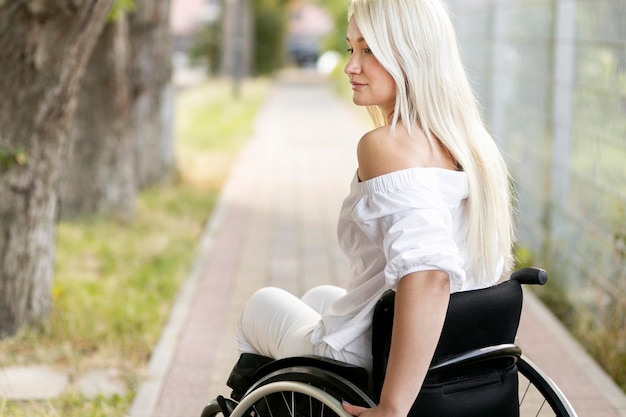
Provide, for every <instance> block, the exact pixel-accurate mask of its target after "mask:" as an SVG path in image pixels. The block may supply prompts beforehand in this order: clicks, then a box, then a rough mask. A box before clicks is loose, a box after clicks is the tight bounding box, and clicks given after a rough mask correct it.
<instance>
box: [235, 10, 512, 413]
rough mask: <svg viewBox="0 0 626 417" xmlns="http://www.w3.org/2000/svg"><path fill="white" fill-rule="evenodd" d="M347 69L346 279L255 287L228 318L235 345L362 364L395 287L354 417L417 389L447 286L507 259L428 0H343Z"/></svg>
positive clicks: (444, 35) (452, 65)
mask: <svg viewBox="0 0 626 417" xmlns="http://www.w3.org/2000/svg"><path fill="white" fill-rule="evenodd" d="M348 19H349V24H348V30H347V34H346V40H347V46H348V50H349V52H350V58H349V60H348V62H347V64H346V66H345V70H344V71H345V73H346V75H347V76H348V79H349V82H350V83H351V85H352V91H353V102H354V103H355V104H356V105H358V106H367V107H368V110H369V111H370V114H371V116H372V119H373V121H374V123H375V125H376V128H375V129H373V130H371V131H370V132H368V133H367V134H365V135H364V136H363V137H362V138H361V139H360V141H359V143H358V146H357V149H356V153H357V157H358V168H357V170H356V173H355V175H354V178H353V179H352V182H351V184H350V192H349V194H348V196H347V197H346V199H345V201H344V203H343V206H342V209H341V212H340V215H339V220H338V238H339V245H340V247H341V248H342V250H343V252H344V253H345V255H346V257H347V259H348V262H349V264H350V276H349V277H347V279H348V285H347V287H346V289H342V288H337V287H332V286H322V287H316V288H313V289H311V290H310V291H309V292H307V293H306V294H305V295H304V296H303V297H302V298H298V297H296V296H294V295H292V294H290V293H288V292H286V291H284V290H281V289H278V288H263V289H260V290H259V291H257V292H256V293H255V294H254V295H253V296H252V298H251V299H250V300H249V301H248V303H247V304H246V306H245V308H244V311H243V312H242V316H241V319H240V322H239V329H238V336H237V337H238V346H239V349H240V351H241V352H242V353H255V354H260V355H264V356H268V357H272V358H276V359H280V358H286V357H291V356H302V355H318V356H324V357H329V358H333V359H337V360H339V361H342V362H347V363H350V364H354V365H357V366H359V367H363V368H365V369H367V370H370V371H371V367H372V352H371V345H372V340H371V339H372V333H371V329H372V314H373V311H374V307H375V305H376V303H377V301H378V300H379V299H380V298H381V296H382V294H383V293H384V292H385V291H387V290H389V289H392V290H395V292H396V298H395V316H394V319H393V335H392V338H391V349H390V353H389V359H388V364H387V373H386V375H387V376H386V377H385V379H384V384H383V387H382V392H381V394H380V401H379V402H378V404H377V405H376V406H375V407H373V408H362V407H357V406H353V405H351V404H348V403H344V404H343V407H344V409H345V410H346V411H347V412H348V413H350V414H352V415H354V416H361V417H392V416H394V417H396V416H397V417H403V416H406V415H407V414H408V412H409V410H410V408H411V406H412V404H413V402H414V400H415V398H416V396H417V394H418V392H419V391H420V387H421V385H422V383H423V381H424V378H425V376H426V373H427V371H428V368H429V365H430V363H431V360H432V358H433V354H434V352H435V348H436V346H437V343H438V340H439V336H440V334H441V331H442V327H443V324H444V320H445V316H446V311H447V307H448V303H449V300H450V295H451V294H452V293H455V292H462V291H468V290H475V289H479V288H485V287H489V286H492V285H494V284H496V283H497V282H498V281H499V280H500V278H501V277H502V276H503V275H504V274H508V273H509V272H510V267H511V265H512V253H511V250H512V245H513V240H514V232H513V219H512V193H511V190H510V178H509V175H508V173H507V168H506V166H505V163H504V161H503V158H502V156H501V154H500V152H499V150H498V147H497V146H496V144H495V142H494V140H493V138H492V137H491V136H490V134H489V133H488V131H487V129H486V128H485V126H484V124H483V122H482V120H481V116H480V113H479V110H478V108H477V102H476V98H475V97H474V95H473V93H472V91H471V88H470V85H469V82H468V80H467V77H466V74H465V71H464V69H463V66H462V64H461V58H460V54H459V50H458V46H457V41H456V36H455V32H454V30H453V27H452V24H451V22H450V18H449V15H448V12H447V10H446V8H445V6H444V5H443V3H442V1H440V0H354V1H353V2H352V4H351V6H350V9H349V12H348Z"/></svg>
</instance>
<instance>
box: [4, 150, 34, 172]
mask: <svg viewBox="0 0 626 417" xmlns="http://www.w3.org/2000/svg"><path fill="white" fill-rule="evenodd" d="M27 162H28V154H27V153H26V150H25V149H23V148H17V149H15V150H12V151H9V150H6V149H2V148H0V173H2V172H5V171H8V170H9V169H11V168H12V167H14V166H16V165H25V164H26V163H27Z"/></svg>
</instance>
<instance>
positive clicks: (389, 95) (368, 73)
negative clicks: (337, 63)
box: [344, 19, 396, 115]
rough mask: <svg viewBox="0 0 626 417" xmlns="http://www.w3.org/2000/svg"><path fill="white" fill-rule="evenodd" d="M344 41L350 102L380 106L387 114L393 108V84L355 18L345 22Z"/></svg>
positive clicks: (394, 94) (394, 88) (394, 96)
mask: <svg viewBox="0 0 626 417" xmlns="http://www.w3.org/2000/svg"><path fill="white" fill-rule="evenodd" d="M346 40H347V41H348V50H349V51H350V59H349V60H348V63H347V64H346V67H345V68H344V72H345V73H346V74H347V75H348V77H350V84H352V91H353V94H352V101H353V102H354V104H356V105H358V106H379V107H380V108H381V109H382V110H383V112H384V113H385V114H386V115H390V114H391V113H392V112H393V109H394V107H395V101H396V83H395V82H394V80H393V78H392V77H391V75H390V74H389V73H388V72H387V70H386V69H384V68H383V66H382V65H380V62H378V59H376V57H375V56H374V54H372V51H371V50H370V49H369V47H368V45H367V43H366V42H365V39H363V35H361V31H360V30H359V28H358V27H357V25H356V23H354V19H350V22H349V23H348V32H347V35H346Z"/></svg>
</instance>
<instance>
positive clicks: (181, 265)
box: [0, 80, 269, 417]
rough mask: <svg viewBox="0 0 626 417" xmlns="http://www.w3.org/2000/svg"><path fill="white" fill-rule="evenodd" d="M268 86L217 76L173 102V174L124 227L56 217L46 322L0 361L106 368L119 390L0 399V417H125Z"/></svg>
mask: <svg viewBox="0 0 626 417" xmlns="http://www.w3.org/2000/svg"><path fill="white" fill-rule="evenodd" d="M268 84H269V83H268V81H267V80H256V81H250V82H248V83H246V84H245V85H244V88H243V94H242V97H240V99H238V100H233V99H232V98H231V96H230V93H231V90H230V87H229V85H228V84H227V83H225V82H221V81H210V82H208V83H206V84H204V85H202V86H199V87H196V88H194V89H193V90H188V91H184V92H182V93H181V94H180V95H179V97H178V99H177V103H176V106H177V107H176V108H177V115H178V116H177V129H176V138H177V142H176V147H177V155H178V165H179V169H178V173H179V175H178V180H177V181H175V182H174V183H172V184H163V185H159V186H156V187H153V188H151V189H148V190H146V191H144V192H142V193H141V195H140V196H139V199H138V204H137V206H138V207H137V217H136V219H135V221H133V222H132V223H130V224H122V223H118V222H115V221H112V220H107V219H101V218H91V219H84V220H81V221H76V222H62V223H60V224H59V225H58V238H57V262H56V273H55V277H54V285H53V294H52V297H53V308H52V312H51V316H50V318H49V320H48V321H47V322H46V323H42V324H41V325H39V326H37V327H36V328H29V329H25V330H23V331H22V332H20V333H19V334H18V335H17V336H15V337H13V338H11V339H8V340H3V341H0V366H10V365H27V364H50V365H53V366H56V367H59V368H61V369H64V370H66V371H67V372H69V373H70V375H71V377H72V378H75V377H77V376H79V375H80V374H81V373H82V372H84V371H88V370H93V369H102V368H115V369H117V370H118V371H119V372H120V374H121V378H122V380H123V381H124V382H125V383H126V385H127V387H128V390H129V391H128V394H127V395H124V396H113V397H111V398H105V397H102V396H100V397H97V398H95V399H90V398H86V397H84V396H83V395H80V394H77V393H75V392H69V393H68V394H66V395H64V396H62V397H60V398H57V399H54V400H51V401H40V402H9V401H3V400H1V399H0V417H5V416H15V417H21V416H29V417H33V416H35V417H37V416H41V417H52V416H55V417H56V416H62V417H87V416H89V417H95V416H106V417H115V416H123V415H125V413H126V411H127V409H128V407H129V406H130V404H131V403H132V399H133V397H134V393H135V390H136V389H137V387H138V384H139V382H140V380H141V372H142V370H143V369H144V368H145V366H146V365H147V363H148V361H149V358H150V353H151V350H152V348H153V346H154V345H155V343H156V342H157V340H158V338H159V335H160V331H161V328H162V327H163V325H164V323H165V321H166V320H167V316H168V313H169V310H170V307H171V305H172V302H173V300H174V298H175V297H176V295H177V292H178V290H179V288H180V286H181V283H182V282H183V281H184V280H185V278H186V277H187V274H188V273H189V271H190V267H191V264H192V263H193V260H194V257H195V255H196V245H197V243H198V240H199V239H200V237H201V233H202V230H203V226H204V224H205V222H206V221H207V219H208V216H209V215H210V212H211V210H212V208H213V206H214V204H215V202H216V199H217V197H218V194H219V190H220V187H221V185H222V182H223V180H224V178H225V177H226V174H227V173H228V169H229V167H230V163H231V162H232V161H233V159H234V158H235V156H236V154H237V151H238V150H239V149H240V148H241V146H243V145H244V144H245V142H246V139H247V138H248V137H250V135H251V133H252V131H253V120H254V116H255V115H256V113H257V111H258V109H259V107H260V105H261V104H262V102H263V100H264V98H265V96H266V92H267V87H268ZM215 161H218V163H215Z"/></svg>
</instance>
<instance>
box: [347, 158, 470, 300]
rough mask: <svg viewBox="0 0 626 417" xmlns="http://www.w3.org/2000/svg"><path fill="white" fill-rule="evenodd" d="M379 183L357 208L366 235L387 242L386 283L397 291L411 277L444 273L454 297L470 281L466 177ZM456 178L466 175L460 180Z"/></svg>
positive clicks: (403, 174) (441, 174) (432, 175)
mask: <svg viewBox="0 0 626 417" xmlns="http://www.w3.org/2000/svg"><path fill="white" fill-rule="evenodd" d="M393 174H394V175H391V176H384V177H378V178H375V179H374V180H375V181H374V182H372V183H370V184H368V185H367V187H368V192H367V193H365V195H364V196H363V199H362V200H361V201H360V202H359V203H360V204H359V206H360V207H357V209H358V211H360V217H361V221H362V222H363V223H362V225H363V230H364V232H365V233H366V234H367V233H371V234H374V235H377V236H378V237H376V236H372V238H374V239H377V240H378V241H379V242H381V243H380V244H381V249H382V250H383V251H384V254H385V258H386V266H385V268H384V275H385V282H386V284H387V285H388V286H389V287H390V288H393V289H395V288H396V287H397V285H398V282H399V281H400V279H401V278H402V277H404V276H406V275H408V274H410V273H413V272H418V271H428V270H442V271H445V272H446V273H447V274H448V275H449V277H450V287H451V291H452V292H456V291H459V290H460V289H461V288H462V287H463V283H464V282H465V279H466V274H465V268H464V266H465V265H464V260H463V258H462V257H461V256H460V250H459V246H460V245H464V244H465V235H464V234H463V232H462V231H463V230H464V227H463V225H462V224H460V223H464V222H465V201H466V198H467V182H466V177H465V174H464V173H456V172H454V171H450V172H449V174H448V173H446V171H444V170H434V169H411V170H405V171H399V172H396V173H393ZM455 174H463V175H462V176H460V175H455Z"/></svg>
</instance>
